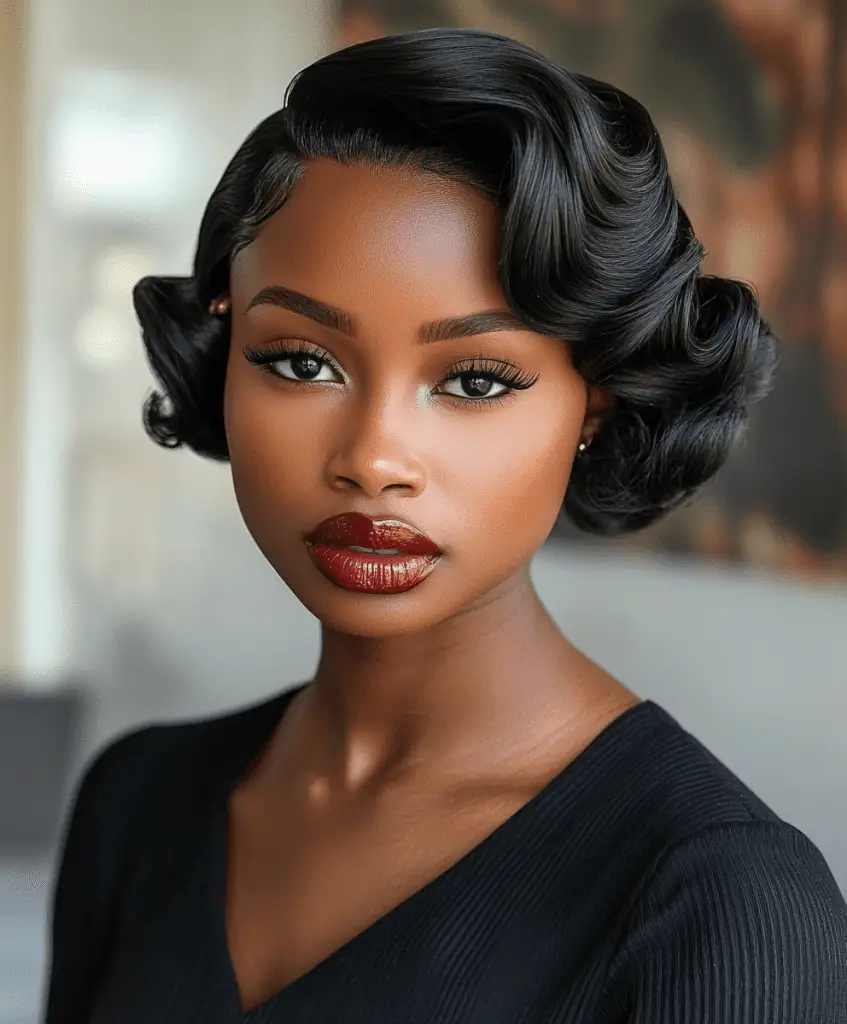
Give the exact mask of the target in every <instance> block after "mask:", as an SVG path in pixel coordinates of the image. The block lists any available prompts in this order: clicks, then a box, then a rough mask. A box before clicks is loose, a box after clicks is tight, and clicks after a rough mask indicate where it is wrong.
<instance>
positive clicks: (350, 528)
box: [306, 512, 441, 557]
mask: <svg viewBox="0 0 847 1024" xmlns="http://www.w3.org/2000/svg"><path fill="white" fill-rule="evenodd" d="M306 540H307V542H308V543H311V544H329V545H331V546H332V547H340V548H349V547H350V546H351V545H355V546H356V547H360V548H375V549H376V548H381V549H382V548H397V549H399V550H400V551H401V552H402V553H403V554H407V555H440V554H441V549H440V548H439V547H438V545H437V544H436V543H435V541H433V540H431V539H430V538H429V537H427V536H426V534H424V533H421V531H420V530H416V529H415V528H414V527H413V526H409V524H408V523H404V522H402V520H400V519H374V518H373V517H372V516H368V515H365V514H364V513H362V512H345V513H343V514H342V515H338V516H331V517H330V518H329V519H324V520H323V522H321V523H318V525H317V526H316V527H315V529H314V530H313V531H312V532H311V533H310V534H309V536H308V537H307V538H306ZM382 557H390V556H382Z"/></svg>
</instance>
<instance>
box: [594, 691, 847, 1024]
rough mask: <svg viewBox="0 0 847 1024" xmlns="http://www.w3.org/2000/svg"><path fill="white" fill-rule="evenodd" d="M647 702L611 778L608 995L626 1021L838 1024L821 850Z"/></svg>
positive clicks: (839, 931)
mask: <svg viewBox="0 0 847 1024" xmlns="http://www.w3.org/2000/svg"><path fill="white" fill-rule="evenodd" d="M648 704H649V705H650V709H649V711H648V710H647V709H645V712H644V713H643V714H642V715H641V716H640V717H641V719H642V721H641V725H640V727H639V729H638V731H637V734H636V733H635V730H633V736H634V739H635V741H634V742H633V743H632V744H631V745H630V746H629V747H628V749H627V756H626V758H624V759H622V760H621V761H620V763H619V765H618V767H617V770H616V772H615V773H614V775H615V778H614V780H612V781H613V784H614V785H615V788H616V789H617V791H618V795H620V794H621V793H625V798H624V799H620V800H618V802H617V806H618V807H619V808H622V810H620V811H619V813H618V815H617V816H616V817H615V818H614V820H613V821H612V822H611V826H612V834H611V836H610V840H611V841H614V842H615V843H619V844H620V848H622V849H627V850H628V851H629V854H628V860H629V879H630V880H631V888H630V895H629V897H628V899H627V901H626V904H625V906H624V908H623V916H622V918H621V919H620V920H619V922H618V936H619V938H618V942H617V946H616V950H615V954H614V956H613V958H612V960H611V961H610V964H609V970H608V974H607V992H608V995H609V999H610V1000H611V1002H612V1003H613V1004H614V1005H616V1006H626V1007H629V1008H630V1013H631V1015H630V1016H628V1017H626V1020H627V1022H628V1024H642V1022H644V1024H647V1022H648V1021H649V1022H650V1024H671V1022H672V1021H673V1022H674V1024H678V1022H682V1021H684V1022H685V1024H718V1022H720V1024H742V1022H743V1024H765V1022H767V1024H794V1022H795V1021H798V1022H799V1021H800V1020H802V1021H804V1022H805V1021H809V1022H811V1021H815V1022H818V1021H821V1022H824V1021H826V1022H827V1024H847V904H845V901H844V897H843V895H842V893H841V892H840V890H839V888H838V885H837V883H836V881H835V879H834V877H833V875H832V872H831V871H830V869H829V867H828V865H827V863H826V861H825V859H824V857H823V855H822V853H821V852H820V850H819V849H818V848H817V847H816V846H815V844H814V843H813V842H812V841H811V840H810V839H809V838H808V837H807V836H806V835H805V834H804V833H803V832H801V831H800V830H799V829H797V828H795V827H794V826H792V825H790V824H788V823H787V822H785V821H784V820H782V819H781V818H780V817H779V816H778V815H777V814H776V813H775V812H774V811H773V810H772V809H771V808H770V807H768V806H767V804H765V803H764V801H763V800H761V799H760V798H759V797H758V796H757V795H756V794H755V793H754V792H753V791H752V790H751V789H750V788H748V787H747V786H746V785H745V784H744V783H743V782H742V781H741V780H740V779H739V778H738V777H737V776H736V775H735V774H734V773H733V772H732V771H731V770H730V769H729V768H728V767H727V766H726V765H725V764H724V763H723V762H722V761H721V760H719V759H718V758H717V757H716V756H715V755H714V754H713V753H712V752H711V751H710V750H709V749H708V748H706V747H705V746H704V745H703V744H702V743H700V742H699V741H698V740H697V739H696V738H695V737H694V736H693V735H692V734H690V733H689V732H688V731H687V730H686V729H684V728H683V727H682V726H681V725H680V724H679V723H678V722H677V721H676V720H675V719H674V718H673V717H672V716H671V715H670V714H668V713H667V712H666V711H665V710H664V709H663V708H661V707H660V706H659V705H656V704H653V703H652V702H648ZM694 1008H696V1012H693V1010H694Z"/></svg>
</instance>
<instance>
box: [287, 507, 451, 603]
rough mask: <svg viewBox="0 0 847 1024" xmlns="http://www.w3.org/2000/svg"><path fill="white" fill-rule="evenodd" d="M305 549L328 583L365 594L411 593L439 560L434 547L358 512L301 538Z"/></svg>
mask: <svg viewBox="0 0 847 1024" xmlns="http://www.w3.org/2000/svg"><path fill="white" fill-rule="evenodd" d="M306 548H307V549H308V551H309V554H310V555H311V556H312V560H313V561H314V562H315V564H316V565H317V567H318V568H319V569H320V570H321V572H322V573H323V574H324V576H326V577H327V578H328V579H330V580H332V582H333V583H336V584H338V586H340V587H343V588H344V589H346V590H358V591H360V592H363V593H367V594H401V593H403V591H405V590H411V589H412V587H416V586H417V585H418V584H419V583H422V582H423V581H424V580H425V579H426V577H427V576H429V574H430V573H431V572H432V570H433V569H434V568H435V563H436V562H437V561H438V556H439V555H440V554H441V549H440V548H439V547H438V545H437V544H436V543H435V542H434V541H432V540H430V538H429V537H427V536H426V534H423V533H421V532H420V530H416V529H415V528H414V527H412V526H409V524H408V523H404V522H401V521H400V520H399V519H373V518H371V516H366V515H363V514H362V513H361V512H346V513H344V514H343V515H340V516H332V517H331V518H330V519H324V521H323V522H322V523H319V524H318V525H317V526H316V527H315V529H314V530H313V531H312V532H311V533H310V534H309V536H308V537H307V538H306ZM357 549H365V550H357Z"/></svg>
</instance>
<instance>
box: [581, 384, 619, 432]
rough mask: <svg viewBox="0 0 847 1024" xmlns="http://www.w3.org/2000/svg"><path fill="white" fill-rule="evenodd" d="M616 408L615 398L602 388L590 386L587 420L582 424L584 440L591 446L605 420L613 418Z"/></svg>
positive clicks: (586, 410)
mask: <svg viewBox="0 0 847 1024" xmlns="http://www.w3.org/2000/svg"><path fill="white" fill-rule="evenodd" d="M614 408H615V397H614V395H612V394H610V393H609V392H608V391H604V390H603V389H602V388H598V387H594V385H591V384H589V386H588V402H587V403H586V408H585V420H584V421H583V424H582V440H583V441H584V442H585V443H586V444H589V443H590V442H591V441H593V440H594V436H595V435H596V433H597V431H598V430H599V429H600V427H602V426H603V423H604V422H605V420H607V419H608V418H609V416H611V414H612V412H613V411H614Z"/></svg>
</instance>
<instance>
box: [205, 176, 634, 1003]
mask: <svg viewBox="0 0 847 1024" xmlns="http://www.w3.org/2000/svg"><path fill="white" fill-rule="evenodd" d="M498 229H499V220H498V212H497V209H496V206H494V205H493V204H492V203H491V202H490V201H489V200H487V199H486V198H485V197H483V196H481V195H479V194H478V193H476V192H475V191H473V190H472V189H470V188H468V187H467V186H464V185H462V184H459V183H456V182H453V181H450V180H445V179H442V178H440V177H436V176H433V175H428V174H424V173H422V172H417V171H414V170H409V169H396V168H373V167H365V166H344V165H341V164H337V163H334V162H330V161H315V162H313V163H311V164H309V165H308V166H307V167H306V170H305V172H304V175H303V178H302V180H301V181H300V182H299V183H298V185H297V186H296V188H295V190H294V192H293V194H292V196H291V198H290V199H289V200H288V201H287V202H286V203H285V204H284V205H283V207H282V208H281V209H280V210H279V211H278V212H277V213H276V214H274V216H273V217H272V218H271V219H270V220H269V221H268V222H267V224H266V225H265V226H264V227H263V228H262V230H261V232H260V234H259V235H258V237H257V238H256V240H255V241H254V242H253V244H252V245H251V246H250V247H249V248H248V249H246V250H244V251H243V252H242V253H240V254H239V256H238V257H237V258H236V260H235V262H234V264H233V267H232V273H231V281H230V296H231V302H232V320H231V323H232V335H231V338H232V340H231V348H230V357H229V364H228V370H227V382H226V391H225V422H226V430H227V438H228V442H229V450H230V458H231V466H232V476H233V482H234V486H235V492H236V496H237V500H238V503H239V507H240V509H241V512H242V515H243V517H244V520H245V523H246V525H247V527H248V529H249V530H250V532H251V534H252V536H253V538H254V539H255V541H256V543H257V544H258V546H259V548H260V549H261V551H262V552H263V553H264V555H265V556H266V558H267V559H268V561H269V562H270V563H271V565H272V566H273V567H274V569H275V570H276V571H277V573H278V574H279V576H280V577H281V578H282V579H283V580H284V581H285V583H286V584H287V585H288V586H289V587H290V588H291V590H292V591H293V592H294V593H295V594H296V595H297V597H298V598H299V599H300V600H301V601H302V603H303V604H304V605H305V606H306V607H307V608H308V609H309V610H310V611H311V612H312V613H313V614H314V615H315V616H317V618H318V619H319V620H320V622H321V626H322V648H321V656H320V661H319V664H318V668H317V671H316V674H315V677H314V680H313V682H312V685H311V686H309V687H308V688H307V689H306V690H305V691H304V692H303V693H302V694H300V695H299V696H298V698H297V699H295V701H294V702H293V703H292V704H291V705H290V707H289V710H288V712H287V713H286V714H285V716H284V717H283V720H282V721H281V722H280V724H279V727H278V728H277V730H276V732H275V733H274V736H273V737H272V739H271V741H270V742H269V743H268V745H267V747H266V748H265V750H264V751H263V752H262V754H261V756H260V758H259V759H258V760H257V762H256V764H255V765H254V767H253V769H252V770H251V774H250V775H249V777H248V778H246V779H244V780H242V782H241V784H240V785H239V786H238V787H237V789H236V791H235V792H234V793H233V794H232V797H231V800H230V840H229V842H230V846H229V862H228V863H229V868H228V889H227V899H226V906H227V930H228V937H229V944H230V953H231V956H232V962H233V965H234V970H235V972H236V974H237V976H238V981H239V987H240V989H241V993H242V1002H243V1005H244V1006H245V1007H247V1006H251V1005H255V1004H256V1003H258V1002H261V1001H262V1000H263V999H264V998H266V997H267V996H268V995H269V994H271V993H274V992H276V991H277V990H279V989H280V988H282V987H284V986H285V985H286V984H288V983H290V982H292V981H293V980H295V979H296V978H298V977H300V976H302V975H303V974H304V973H306V972H307V971H308V970H309V969H310V968H311V967H313V966H314V965H315V964H316V963H318V962H319V961H320V960H321V959H323V958H324V957H325V956H327V955H328V954H329V953H331V952H333V951H334V950H335V949H337V948H338V947H339V946H341V945H342V944H343V943H345V942H346V941H348V940H350V939H351V938H352V937H353V936H355V935H356V934H358V933H359V932H360V931H362V930H363V928H365V927H366V926H367V925H369V924H370V923H372V922H373V921H374V920H375V919H377V918H378V917H379V916H381V915H382V914H384V913H386V912H388V911H389V910H390V909H391V908H392V907H394V906H396V905H397V904H398V903H400V902H401V901H402V900H403V899H405V898H406V897H408V896H409V895H411V894H412V893H413V892H414V891H416V890H417V889H419V888H420V887H421V886H422V885H424V884H426V882H427V881H429V880H431V879H432V878H433V877H435V876H436V875H437V874H439V873H440V872H441V871H443V870H444V869H445V868H447V867H449V866H450V865H451V864H452V863H455V861H457V860H458V859H459V858H460V857H461V856H462V855H463V854H464V853H466V852H467V851H468V850H469V849H470V848H472V847H473V846H474V845H476V844H477V843H479V842H480V841H481V840H482V839H484V838H485V837H486V836H487V835H488V834H489V833H490V832H492V831H493V830H494V829H495V828H496V827H497V826H498V825H499V824H500V823H502V821H503V820H505V819H506V818H507V817H509V816H510V815H511V814H513V813H514V812H515V811H516V810H517V809H518V808H519V807H520V806H522V805H523V804H524V803H525V802H526V801H527V800H528V799H530V798H531V797H532V796H533V795H534V794H535V793H536V792H537V791H538V790H539V789H540V788H542V786H543V785H545V784H546V783H547V782H548V781H549V780H550V779H551V778H552V777H553V776H554V775H555V774H557V773H558V772H559V771H561V770H562V769H563V767H564V766H566V765H567V764H568V763H569V761H571V760H572V759H573V758H574V757H575V756H576V755H577V754H578V753H579V752H580V751H581V750H583V749H584V748H585V747H586V746H587V745H588V744H589V743H590V742H591V740H592V739H594V738H595V737H596V735H597V734H598V733H599V732H600V731H601V730H602V729H603V728H604V727H605V726H606V725H608V724H609V722H611V721H612V720H613V719H614V718H616V717H617V716H618V715H619V714H621V713H622V712H623V711H624V710H626V709H627V708H628V707H631V706H632V705H633V704H635V703H637V702H638V698H637V697H636V695H635V694H633V693H632V692H631V691H629V690H627V689H626V688H625V687H624V686H622V685H621V684H620V683H619V682H617V681H616V680H614V679H613V678H612V677H611V676H609V675H608V674H607V673H606V672H604V671H603V670H602V669H601V668H599V667H598V666H597V665H596V664H594V663H593V662H591V661H590V660H589V659H587V658H586V657H585V656H584V655H582V654H581V653H580V652H578V651H577V650H576V649H575V648H574V647H573V646H572V645H571V644H570V643H569V642H568V641H567V640H566V639H565V637H563V636H562V634H561V633H560V631H559V629H558V627H557V626H556V625H555V623H554V622H553V621H552V619H551V618H550V616H549V615H548V613H547V612H546V610H545V609H544V607H543V605H542V603H541V601H540V600H539V598H538V596H537V594H536V593H535V590H534V589H533V586H532V583H531V580H530V577H529V562H530V560H531V558H532V556H533V555H534V553H535V552H536V551H537V550H538V548H539V547H540V546H541V544H542V543H543V542H544V540H545V539H546V538H547V536H548V534H549V533H550V531H551V529H552V527H553V524H554V522H555V519H556V517H557V515H558V514H559V510H560V507H561V503H562V499H563V496H564V493H565V490H566V488H567V482H568V477H569V474H570V471H571V467H572V464H573V460H574V457H575V455H576V451H577V446H578V445H579V443H580V441H581V440H590V437H591V436H592V435H593V433H594V432H595V431H596V430H597V429H598V427H599V425H600V423H601V421H602V416H603V415H604V414H606V413H607V412H608V410H609V408H610V401H609V399H608V396H606V395H604V394H603V393H601V392H599V391H596V390H592V389H589V388H587V386H586V384H585V382H584V381H583V380H582V378H581V377H580V376H579V374H578V373H577V372H576V370H575V369H574V368H573V366H572V364H571V361H570V356H569V352H568V347H567V344H566V343H565V342H563V341H562V340H560V339H554V338H548V337H544V336H542V335H539V334H535V333H533V332H531V331H529V330H527V329H525V328H523V327H522V325H520V324H516V325H514V326H513V327H512V328H511V329H509V330H499V331H495V332H490V333H487V334H481V335H478V336H475V337H470V338H458V339H448V340H438V341H432V342H430V343H427V344H421V343H420V341H419V333H420V330H421V327H422V325H423V324H426V323H429V322H431V321H435V320H441V319H443V318H447V317H458V316H463V315H465V314H469V313H478V312H482V311H488V310H502V311H506V310H507V309H508V307H507V304H506V302H505V299H504V298H503V295H502V293H501V291H500V288H499V285H498V282H497V275H496V258H497V255H496V254H497V233H498ZM269 286H284V287H285V288H288V289H293V290H294V291H296V292H299V293H301V294H304V295H307V296H310V297H312V298H314V299H318V300H320V301H321V302H323V303H326V304H329V305H331V306H332V307H335V308H337V309H339V310H343V311H345V312H346V313H347V314H348V315H349V317H350V318H351V319H352V321H353V325H354V327H355V337H351V336H349V335H348V334H346V333H345V332H343V331H341V330H337V329H332V328H330V327H328V326H325V325H321V324H318V323H316V322H314V321H313V320H311V319H309V318H308V317H306V316H303V315H301V314H298V313H295V312H292V311H290V310H285V309H281V308H279V307H277V306H274V305H270V304H261V305H255V306H253V308H251V309H249V310H248V308H247V307H248V305H249V304H250V302H251V300H252V299H253V297H254V296H255V295H256V294H257V293H258V292H259V291H260V290H261V289H263V288H267V287H269ZM280 341H284V342H286V343H292V347H294V348H296V347H298V343H299V342H301V341H305V342H308V343H309V347H311V348H317V349H320V350H323V351H325V352H326V353H327V356H328V359H329V360H330V361H331V362H330V364H329V365H327V364H323V365H322V368H321V371H320V374H319V376H320V378H321V379H320V381H319V382H309V383H297V382H292V381H290V380H284V379H282V378H281V377H280V376H279V375H275V374H273V373H268V372H266V371H267V368H266V367H259V366H255V365H252V364H251V363H250V362H248V361H247V359H246V358H245V355H244V350H245V348H246V347H250V348H254V349H261V348H263V346H264V347H266V346H267V345H269V344H270V343H273V342H277V343H278V342H280ZM478 355H483V356H485V357H487V358H489V359H497V360H506V361H509V362H511V363H514V364H515V365H516V366H517V367H518V369H519V370H520V371H521V372H522V373H523V374H525V375H527V376H535V375H537V380H536V382H535V384H534V385H533V386H532V387H531V388H529V389H527V390H524V391H514V392H512V393H511V394H507V395H506V397H505V399H504V400H503V401H500V402H497V401H494V402H490V401H486V400H485V399H475V400H473V401H474V402H475V404H471V402H470V401H465V402H463V401H462V399H461V398H456V397H453V396H454V395H460V396H462V395H467V394H468V393H469V392H468V391H467V390H466V389H465V388H463V387H462V381H461V379H454V380H452V381H449V382H448V381H445V377H446V376H448V374H449V373H450V372H451V368H453V367H454V364H456V363H457V362H461V361H466V360H467V359H468V358H470V357H474V356H478ZM332 364H337V366H338V367H339V368H340V370H341V371H342V373H341V374H339V373H338V371H337V370H336V369H335V367H334V366H333V365H332ZM275 366H276V370H277V372H278V374H280V373H281V374H283V375H287V376H288V377H292V376H295V377H296V371H295V370H294V368H293V364H292V363H290V362H287V361H286V362H282V363H276V364H275ZM452 372H455V370H453V371H452ZM301 374H302V371H301ZM492 390H493V391H494V392H497V391H501V392H502V388H501V387H500V386H499V385H495V386H494V387H493V389H492ZM472 393H473V392H471V394H472ZM342 512H364V513H367V514H369V515H372V516H375V517H391V518H398V519H401V520H403V521H405V522H408V523H410V524H411V525H412V526H415V527H417V528H418V529H419V530H421V531H423V532H424V533H426V534H427V535H428V536H429V537H431V538H432V539H433V540H434V541H435V542H436V543H437V544H438V545H439V547H440V548H441V549H442V551H443V555H442V557H441V559H440V561H439V563H438V565H437V566H436V568H435V570H434V571H433V572H432V573H431V574H430V575H429V577H428V578H427V579H426V580H425V581H424V582H423V583H422V584H421V585H420V586H419V587H417V588H415V589H413V590H411V591H408V592H406V593H403V594H399V595H392V596H386V595H371V594H361V593H353V592H349V591H346V590H343V589H341V588H339V587H338V586H336V585H335V584H333V583H332V582H331V581H329V580H327V579H326V578H325V577H324V576H323V575H322V574H321V573H320V572H319V571H318V569H317V568H316V567H315V566H314V564H313V563H312V561H311V559H310V558H309V555H308V553H307V551H306V548H305V545H304V536H305V535H307V534H308V533H309V532H310V531H311V530H312V529H313V528H314V527H315V526H316V525H317V524H318V522H320V521H321V520H323V519H325V518H326V517H328V516H331V515H336V514H339V513H342ZM295 837H296V838H295ZM345 894H347V895H346V898H345ZM283 912H284V914H285V920H286V922H287V928H286V932H287V934H286V935H280V934H279V931H280V929H279V925H278V922H279V920H280V917H279V915H280V914H282V913H283Z"/></svg>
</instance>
